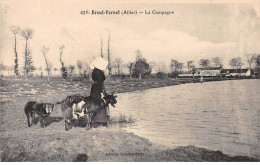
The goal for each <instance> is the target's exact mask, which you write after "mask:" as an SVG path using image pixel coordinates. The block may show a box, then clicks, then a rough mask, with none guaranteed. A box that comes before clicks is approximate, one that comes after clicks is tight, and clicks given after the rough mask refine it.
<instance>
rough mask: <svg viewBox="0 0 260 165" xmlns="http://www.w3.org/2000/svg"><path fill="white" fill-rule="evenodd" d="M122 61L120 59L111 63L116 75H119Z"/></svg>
mask: <svg viewBox="0 0 260 165" xmlns="http://www.w3.org/2000/svg"><path fill="white" fill-rule="evenodd" d="M122 63H123V61H122V59H121V58H116V59H115V60H114V61H113V67H114V68H115V69H116V72H117V75H120V74H121V73H120V69H121V66H122Z"/></svg>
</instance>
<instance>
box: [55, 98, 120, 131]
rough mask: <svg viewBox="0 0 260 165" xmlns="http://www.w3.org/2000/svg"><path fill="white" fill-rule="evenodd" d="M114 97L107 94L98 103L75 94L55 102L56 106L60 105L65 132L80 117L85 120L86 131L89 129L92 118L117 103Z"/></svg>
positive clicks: (93, 99)
mask: <svg viewBox="0 0 260 165" xmlns="http://www.w3.org/2000/svg"><path fill="white" fill-rule="evenodd" d="M116 97H117V96H115V95H114V94H107V95H105V96H104V97H103V99H102V100H101V102H100V101H99V100H96V99H95V98H93V97H91V96H88V97H84V96H81V95H79V94H75V95H70V96H67V97H66V98H65V99H64V100H62V101H61V102H57V104H61V110H62V112H63V115H64V117H65V130H66V131H68V130H69V129H71V128H72V120H77V119H79V118H81V117H85V118H86V122H87V126H86V129H87V130H88V129H90V122H91V118H92V117H94V116H95V115H96V113H97V112H98V111H99V110H101V109H102V108H105V107H107V106H108V105H109V104H111V105H112V106H113V107H114V106H115V104H116V103H117V100H116Z"/></svg>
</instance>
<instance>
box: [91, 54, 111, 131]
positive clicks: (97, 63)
mask: <svg viewBox="0 0 260 165" xmlns="http://www.w3.org/2000/svg"><path fill="white" fill-rule="evenodd" d="M107 65H108V62H107V61H106V60H104V59H103V58H101V57H98V58H96V59H95V60H94V61H93V62H92V63H91V64H90V68H91V69H93V72H92V79H93V80H94V83H93V84H92V86H91V91H90V96H91V97H93V98H94V99H96V100H98V101H100V104H101V102H102V101H103V100H102V98H101V93H103V94H104V95H106V90H105V87H104V81H105V79H106V78H105V74H104V71H103V70H105V69H106V67H107ZM107 110H108V109H107V107H105V108H103V109H101V110H99V111H98V112H97V113H96V115H95V116H94V117H92V119H91V120H92V122H94V123H95V124H94V127H96V126H98V125H103V126H106V125H107V123H108V122H109V115H108V113H107Z"/></svg>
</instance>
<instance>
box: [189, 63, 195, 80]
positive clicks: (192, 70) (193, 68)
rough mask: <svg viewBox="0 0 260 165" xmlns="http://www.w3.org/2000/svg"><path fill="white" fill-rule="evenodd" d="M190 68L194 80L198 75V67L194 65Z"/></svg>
mask: <svg viewBox="0 0 260 165" xmlns="http://www.w3.org/2000/svg"><path fill="white" fill-rule="evenodd" d="M190 68H191V74H192V77H193V79H194V75H195V73H196V66H195V65H193V64H192V65H191V66H190Z"/></svg>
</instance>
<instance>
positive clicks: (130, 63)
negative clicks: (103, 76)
mask: <svg viewBox="0 0 260 165" xmlns="http://www.w3.org/2000/svg"><path fill="white" fill-rule="evenodd" d="M126 67H127V69H128V71H129V78H130V79H132V72H133V67H134V63H133V62H129V63H127V64H126Z"/></svg>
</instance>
